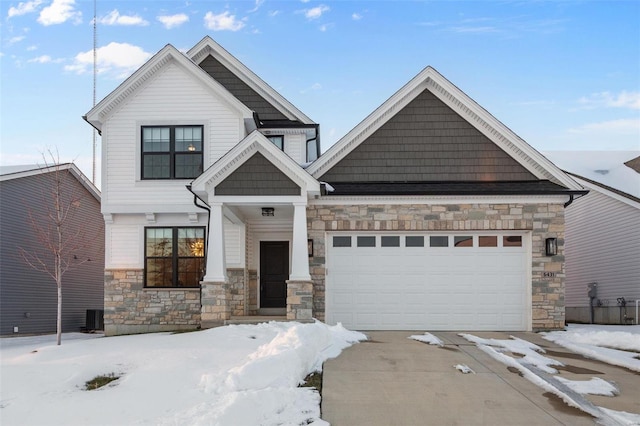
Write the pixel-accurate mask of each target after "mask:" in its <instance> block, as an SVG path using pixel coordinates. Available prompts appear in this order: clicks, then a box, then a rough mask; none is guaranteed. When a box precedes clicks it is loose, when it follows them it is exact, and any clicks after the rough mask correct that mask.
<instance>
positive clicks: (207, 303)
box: [200, 281, 231, 328]
mask: <svg viewBox="0 0 640 426" xmlns="http://www.w3.org/2000/svg"><path fill="white" fill-rule="evenodd" d="M200 301H201V305H202V307H201V308H200V309H201V310H200V320H201V322H202V328H208V327H214V326H217V325H223V324H224V322H225V320H228V319H230V318H231V285H230V284H229V282H227V281H202V282H201V283H200Z"/></svg>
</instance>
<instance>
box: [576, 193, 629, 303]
mask: <svg viewBox="0 0 640 426" xmlns="http://www.w3.org/2000/svg"><path fill="white" fill-rule="evenodd" d="M565 220H566V232H565V255H566V274H567V279H566V296H565V301H566V305H567V306H568V307H578V306H582V307H584V306H589V298H588V296H587V285H588V284H589V283H591V282H597V283H598V299H600V300H608V301H609V306H616V299H617V298H618V297H624V298H625V299H627V300H628V301H631V300H635V299H640V210H639V209H637V208H634V207H632V206H630V205H628V204H625V203H623V202H620V201H618V200H615V199H613V198H611V197H609V196H607V195H605V194H603V193H600V192H597V191H596V190H594V189H592V190H591V192H590V193H589V194H588V195H586V196H584V197H582V198H579V199H577V200H576V201H575V202H574V203H573V204H572V205H570V206H569V207H568V208H567V210H566V213H565Z"/></svg>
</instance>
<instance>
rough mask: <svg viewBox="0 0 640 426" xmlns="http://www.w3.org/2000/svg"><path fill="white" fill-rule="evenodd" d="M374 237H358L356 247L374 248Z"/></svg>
mask: <svg viewBox="0 0 640 426" xmlns="http://www.w3.org/2000/svg"><path fill="white" fill-rule="evenodd" d="M375 246H376V237H358V247H375Z"/></svg>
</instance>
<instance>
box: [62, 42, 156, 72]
mask: <svg viewBox="0 0 640 426" xmlns="http://www.w3.org/2000/svg"><path fill="white" fill-rule="evenodd" d="M96 56H97V61H98V63H97V66H98V70H99V72H100V73H115V74H116V77H118V78H123V77H126V76H128V75H129V74H131V73H132V72H133V71H135V70H136V69H138V68H139V67H140V66H141V65H142V64H144V63H145V62H146V61H147V59H149V58H150V57H151V54H150V53H148V52H145V51H144V50H143V49H142V48H141V47H138V46H134V45H131V44H129V43H116V42H111V43H109V44H108V45H106V46H102V47H100V48H98V49H97V51H96ZM92 66H93V50H88V51H86V52H81V53H78V54H77V55H76V57H75V58H74V60H73V64H71V65H67V66H65V67H64V69H65V70H66V71H71V72H75V73H76V74H84V73H85V72H87V71H89V69H90V68H91V67H92Z"/></svg>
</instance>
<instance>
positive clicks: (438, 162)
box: [320, 90, 536, 182]
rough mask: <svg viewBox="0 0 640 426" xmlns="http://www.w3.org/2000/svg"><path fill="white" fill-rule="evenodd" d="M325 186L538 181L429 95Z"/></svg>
mask: <svg viewBox="0 0 640 426" xmlns="http://www.w3.org/2000/svg"><path fill="white" fill-rule="evenodd" d="M320 180H323V181H327V182H429V181H477V180H482V181H525V180H536V177H535V176H534V175H532V174H531V173H530V172H529V171H528V170H526V169H525V168H524V167H523V166H521V165H520V164H519V163H518V162H517V161H515V160H514V159H513V158H511V157H510V156H509V155H508V154H507V153H505V152H504V151H502V150H501V149H500V148H498V147H497V146H496V145H495V144H494V143H493V142H492V141H491V140H489V139H488V138H487V137H486V136H484V135H483V134H482V133H480V131H478V130H477V129H476V128H474V127H473V126H472V125H471V124H469V123H468V122H467V121H466V120H464V119H463V118H462V117H460V116H459V115H458V114H457V113H456V112H454V111H453V110H451V109H450V108H449V107H448V106H446V105H445V104H444V103H443V102H442V101H440V100H439V99H438V98H437V97H436V96H435V95H433V94H432V93H431V92H429V91H428V90H425V91H423V92H422V93H421V94H420V95H418V96H417V97H416V98H415V99H414V100H413V101H412V102H410V103H409V104H408V105H407V106H406V107H405V108H403V109H402V110H401V111H400V112H398V113H397V114H396V115H395V116H394V117H392V118H391V119H390V120H389V121H388V122H386V123H385V124H384V125H383V126H382V127H381V128H379V129H378V130H377V131H376V132H374V133H373V134H372V135H371V136H370V137H369V138H368V139H367V140H365V141H363V142H362V143H361V144H360V145H359V146H358V147H356V148H355V149H354V150H353V151H352V152H351V153H349V154H348V155H347V156H346V157H345V158H343V159H342V160H341V161H340V162H338V164H336V165H335V166H334V167H333V168H332V169H331V170H329V171H328V172H327V173H325V174H324V175H323V176H322V177H321V178H320Z"/></svg>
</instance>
